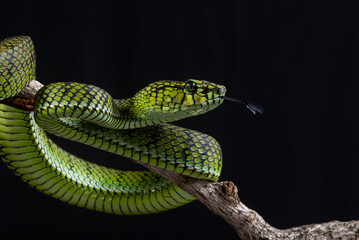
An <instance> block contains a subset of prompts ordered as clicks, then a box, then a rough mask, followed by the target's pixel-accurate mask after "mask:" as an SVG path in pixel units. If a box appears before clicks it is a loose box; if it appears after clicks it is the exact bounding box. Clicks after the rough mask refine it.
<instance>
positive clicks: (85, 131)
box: [0, 36, 226, 215]
mask: <svg viewBox="0 0 359 240" xmlns="http://www.w3.org/2000/svg"><path fill="white" fill-rule="evenodd" d="M32 79H35V52H34V47H33V43H32V41H31V39H30V38H29V37H27V36H18V37H11V38H8V39H5V40H3V41H2V42H0V99H1V100H2V99H7V98H9V97H13V96H15V95H16V94H18V93H19V92H21V90H22V89H23V88H24V87H26V85H27V84H28V83H29V82H30V81H31V80H32ZM225 91H226V90H225V87H224V86H221V85H218V84H215V83H211V82H208V81H203V80H194V79H189V80H187V81H185V82H177V81H158V82H154V83H151V84H149V85H148V86H147V87H145V88H144V89H142V90H140V91H139V92H137V93H136V94H135V95H134V96H133V97H132V98H128V99H113V98H112V97H111V96H110V94H109V93H107V92H106V91H105V90H103V89H101V88H99V87H96V86H93V85H88V84H83V83H76V82H60V83H52V84H49V85H46V86H44V87H43V88H42V89H40V91H38V92H37V94H36V96H35V99H34V105H33V110H32V111H28V110H21V109H19V108H15V107H12V106H9V105H7V104H3V103H0V154H1V156H2V159H3V160H4V162H5V163H6V164H7V166H8V167H9V168H10V169H11V170H12V171H13V172H14V173H15V174H16V175H17V176H19V177H20V178H21V179H22V180H23V181H25V182H26V183H27V184H29V185H30V186H32V187H34V188H36V189H37V190H39V191H40V192H43V193H45V194H47V195H49V196H51V197H54V198H57V199H59V200H61V201H64V202H67V203H69V204H72V205H75V206H79V207H84V208H87V209H91V210H96V211H100V212H106V213H112V214H125V215H133V214H149V213H156V212H161V211H166V210H169V209H173V208H176V207H179V206H181V205H183V204H186V203H189V202H191V201H193V200H194V198H193V197H192V196H190V195H189V194H187V193H186V192H184V191H183V190H182V189H180V188H179V187H177V186H176V185H174V184H172V183H171V182H169V181H168V180H166V179H165V178H163V177H161V176H160V175H157V174H155V173H152V172H149V171H121V170H116V169H112V168H107V167H104V166H100V165H98V164H95V163H91V162H88V161H86V160H84V159H81V158H78V157H76V156H74V155H72V154H71V153H69V152H67V151H65V150H63V149H61V148H60V147H59V146H57V145H56V144H55V143H54V142H53V141H52V140H51V139H50V138H49V137H48V136H47V134H46V132H48V133H51V134H54V135H57V136H60V137H63V138H67V139H70V140H73V141H76V142H80V143H84V144H87V145H90V146H93V147H96V148H99V149H102V150H105V151H108V152H111V153H115V154H118V155H121V156H124V157H128V158H130V159H133V160H135V161H141V162H143V163H147V164H150V165H154V166H157V167H160V168H165V169H167V170H171V171H175V172H178V173H181V174H184V175H187V176H190V177H195V178H202V179H209V180H213V181H217V180H218V178H219V176H220V172H221V168H222V153H221V148H220V146H219V144H218V142H217V141H216V140H215V139H214V138H213V137H211V136H209V135H207V134H203V133H200V132H197V131H194V130H190V129H185V128H182V127H179V126H175V125H171V124H168V122H172V121H176V120H180V119H183V118H186V117H190V116H195V115H199V114H203V113H205V112H207V111H210V110H212V109H214V108H215V107H217V106H218V105H219V104H221V103H222V101H223V96H224V94H225Z"/></svg>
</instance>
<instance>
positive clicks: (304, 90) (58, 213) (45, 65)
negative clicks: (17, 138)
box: [0, 0, 359, 239]
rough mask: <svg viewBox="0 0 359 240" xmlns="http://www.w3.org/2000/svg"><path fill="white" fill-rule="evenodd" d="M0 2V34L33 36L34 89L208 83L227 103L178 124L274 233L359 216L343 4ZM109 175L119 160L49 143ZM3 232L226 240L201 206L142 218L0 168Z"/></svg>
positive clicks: (354, 38)
mask: <svg viewBox="0 0 359 240" xmlns="http://www.w3.org/2000/svg"><path fill="white" fill-rule="evenodd" d="M39 2H40V3H41V4H36V3H32V2H30V1H28V2H27V3H19V2H15V1H13V2H10V1H9V2H8V3H7V4H5V3H4V4H3V3H2V4H1V20H0V38H1V39H4V38H6V37H9V36H14V35H29V36H31V37H32V39H33V41H34V43H35V49H36V53H37V80H39V81H40V82H42V83H44V84H47V83H51V82H58V81H78V82H84V83H89V84H94V85H98V86H100V87H102V88H104V89H106V90H107V91H109V92H110V93H111V94H112V95H113V96H114V97H115V98H124V97H130V96H132V95H133V94H134V93H135V92H136V91H137V90H139V89H140V88H142V87H144V86H146V85H147V84H148V83H150V82H153V81H156V80H161V79H173V80H184V79H186V78H197V79H207V80H210V81H213V82H217V83H221V84H223V85H225V86H226V87H227V95H228V96H231V97H235V98H242V99H245V100H247V101H252V102H255V103H258V104H261V105H263V106H264V107H265V113H264V115H252V114H251V113H250V112H249V111H248V110H246V109H245V108H244V107H242V106H240V105H238V104H235V103H232V102H225V103H223V104H222V105H221V106H220V107H219V108H218V109H216V110H214V111H212V112H210V113H207V114H205V115H202V116H198V117H195V118H191V119H186V120H183V121H180V122H177V124H179V125H181V126H185V127H189V128H193V129H197V130H200V131H203V132H206V133H209V134H210V135H212V136H214V137H215V138H216V139H217V140H218V141H219V142H220V143H221V145H222V148H223V155H224V167H223V172H222V177H221V180H232V181H234V182H235V184H236V185H237V186H238V188H239V197H240V199H241V200H242V201H243V202H244V203H245V204H246V205H247V206H248V207H250V208H252V209H254V210H256V211H257V212H258V213H259V214H261V215H262V216H263V217H264V219H265V220H267V221H268V222H269V223H270V224H272V225H274V226H275V227H278V228H287V227H292V226H297V225H301V224H309V223H316V222H324V221H330V220H334V219H337V220H352V219H358V218H359V208H358V197H359V181H358V169H359V161H358V160H359V139H358V136H359V127H358V126H359V121H358V120H359V119H358V116H359V115H358V104H359V97H358V95H359V94H358V93H359V85H358V83H357V82H358V70H357V69H358V42H359V35H358V33H359V32H358V19H357V18H356V17H355V15H357V12H358V8H357V6H356V5H355V4H350V3H349V2H345V1H336V2H335V3H331V2H325V3H319V2H315V1H311V2H310V3H306V4H304V3H302V2H301V1H209V0H207V1H188V2H187V1H116V2H115V1H113V2H106V1H86V2H85V1H84V2H83V3H79V2H77V3H75V2H72V3H70V2H68V3H65V2H60V1H53V3H51V1H39ZM57 142H59V143H60V144H62V145H64V146H65V147H66V149H68V150H71V151H72V152H75V153H77V154H78V155H80V156H82V157H85V158H86V159H89V160H92V161H97V162H101V163H103V164H105V165H108V166H112V167H120V168H127V169H133V168H134V167H133V165H134V164H133V163H129V161H127V160H125V159H122V158H120V157H117V156H114V155H110V154H107V153H103V152H101V151H98V150H96V149H91V148H89V147H82V146H81V145H80V144H74V143H71V144H69V142H66V141H61V140H58V139H57ZM0 188H1V198H0V218H1V222H2V223H1V226H0V235H3V234H5V235H6V234H12V235H18V234H19V233H23V234H24V235H27V236H44V237H51V236H67V237H71V236H75V235H76V236H82V237H94V236H102V237H109V236H112V237H117V238H125V237H131V239H143V238H144V237H146V238H147V237H149V238H150V237H152V238H158V239H195V238H197V239H218V238H219V237H222V238H223V239H236V234H235V232H234V230H233V229H232V227H231V226H229V225H228V224H227V223H226V222H225V221H224V220H222V219H221V218H220V217H218V216H215V215H213V214H212V213H211V212H210V211H209V210H208V209H207V208H206V207H204V206H203V205H202V204H201V203H199V202H194V203H191V204H189V205H187V206H183V207H181V208H178V209H176V210H172V211H169V212H165V213H161V214H155V215H147V216H113V215H108V214H102V213H97V212H92V211H89V210H85V209H81V208H77V207H73V206H69V205H66V204H64V203H62V202H59V201H57V200H54V199H51V198H49V197H47V196H45V195H43V194H41V193H38V192H37V191H36V190H34V189H31V188H30V187H28V186H27V185H26V184H24V183H23V182H21V181H20V180H19V179H18V178H17V177H16V176H14V175H13V174H12V173H11V171H9V169H7V167H6V166H5V164H2V166H0Z"/></svg>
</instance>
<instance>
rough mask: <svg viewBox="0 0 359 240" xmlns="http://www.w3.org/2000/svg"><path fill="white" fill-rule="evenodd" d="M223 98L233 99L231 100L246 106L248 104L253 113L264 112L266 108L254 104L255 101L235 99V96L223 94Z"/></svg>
mask: <svg viewBox="0 0 359 240" xmlns="http://www.w3.org/2000/svg"><path fill="white" fill-rule="evenodd" d="M223 99H224V100H228V101H231V102H238V103H242V104H243V105H244V106H246V107H247V108H248V109H249V110H250V111H251V112H252V113H253V114H257V113H260V114H263V111H264V109H263V107H262V106H260V105H257V104H253V103H248V102H245V101H243V100H240V99H235V98H231V97H226V96H223Z"/></svg>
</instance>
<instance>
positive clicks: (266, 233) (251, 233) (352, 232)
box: [19, 80, 359, 240]
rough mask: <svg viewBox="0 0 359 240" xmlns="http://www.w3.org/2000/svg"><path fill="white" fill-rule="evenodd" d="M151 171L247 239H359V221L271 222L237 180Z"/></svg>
mask: <svg viewBox="0 0 359 240" xmlns="http://www.w3.org/2000/svg"><path fill="white" fill-rule="evenodd" d="M42 86H43V85H42V84H41V83H40V82H38V81H36V80H33V81H32V82H31V83H30V84H29V85H28V86H27V87H26V89H25V90H23V91H22V92H21V93H20V94H19V95H20V96H22V97H25V98H28V99H31V100H33V98H34V95H35V93H36V92H37V91H38V90H39V89H40V88H41V87H42ZM136 163H139V164H142V165H144V166H145V167H147V168H148V169H149V170H150V171H152V172H155V173H157V174H160V175H162V176H163V177H165V178H167V179H168V180H170V181H171V182H173V183H174V184H176V185H178V186H179V187H180V188H182V189H183V190H184V191H186V192H187V193H189V194H190V195H192V196H194V197H195V198H197V199H198V200H199V201H200V202H202V203H203V204H204V205H206V206H207V207H208V208H209V209H210V210H211V211H212V212H213V213H214V214H217V215H219V216H221V217H222V218H224V219H225V220H226V221H227V222H228V223H229V224H231V225H232V226H233V227H234V229H235V231H236V232H237V234H238V236H239V237H240V238H242V239H243V240H247V239H305V240H311V239H351V240H354V239H359V221H349V222H339V221H331V222H327V223H320V224H310V225H304V226H299V227H293V228H289V229H277V228H274V227H272V226H271V225H269V224H268V223H267V222H266V221H265V220H264V219H263V218H262V217H261V216H260V215H259V214H258V213H257V212H255V211H254V210H252V209H250V208H248V207H247V206H245V205H244V204H243V203H242V202H241V201H240V200H239V197H238V194H237V193H238V190H237V187H236V186H235V185H234V183H233V182H228V181H223V182H210V181H207V180H201V179H194V178H190V177H187V176H183V175H180V174H178V173H175V172H170V171H167V170H165V169H161V168H158V167H154V166H150V165H148V164H144V163H140V162H138V161H136Z"/></svg>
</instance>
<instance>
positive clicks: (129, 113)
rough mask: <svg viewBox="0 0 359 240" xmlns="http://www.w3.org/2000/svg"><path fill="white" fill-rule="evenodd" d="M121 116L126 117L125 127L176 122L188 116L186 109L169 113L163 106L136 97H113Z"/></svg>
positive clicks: (131, 127)
mask: <svg viewBox="0 0 359 240" xmlns="http://www.w3.org/2000/svg"><path fill="white" fill-rule="evenodd" d="M113 102H114V104H115V106H116V109H117V110H118V114H119V116H121V118H123V119H126V121H125V122H126V124H125V125H124V126H122V128H124V129H133V128H140V127H148V126H153V125H157V124H164V123H169V122H174V121H177V120H180V119H183V118H185V117H188V115H187V114H186V112H185V111H183V114H175V113H174V112H171V113H168V112H164V111H162V109H161V106H156V105H153V106H148V105H144V104H143V103H142V102H140V101H137V100H136V98H127V99H113Z"/></svg>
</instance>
